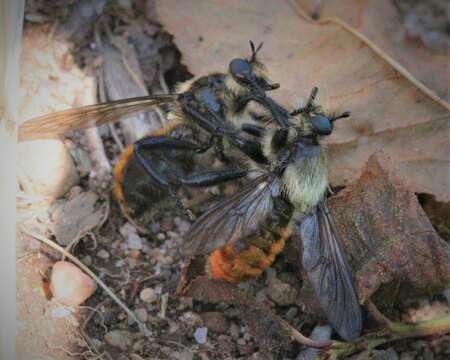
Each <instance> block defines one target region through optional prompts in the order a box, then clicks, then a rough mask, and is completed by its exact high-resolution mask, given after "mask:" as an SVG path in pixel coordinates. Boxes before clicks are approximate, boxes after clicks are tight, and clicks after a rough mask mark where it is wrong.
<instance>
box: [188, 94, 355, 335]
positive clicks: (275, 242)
mask: <svg viewBox="0 0 450 360" xmlns="http://www.w3.org/2000/svg"><path fill="white" fill-rule="evenodd" d="M316 94H317V88H314V89H313V91H312V92H311V96H310V98H309V100H308V102H307V104H306V106H305V107H303V108H300V109H297V110H294V111H292V112H291V113H290V116H289V117H288V118H286V119H285V120H286V122H288V126H287V127H282V126H278V125H276V124H269V127H268V128H267V129H264V128H261V129H260V133H259V134H256V132H255V136H257V137H259V138H260V141H261V144H262V149H263V155H264V157H265V158H266V160H267V163H262V162H260V163H257V162H255V170H257V171H260V172H261V174H260V175H258V176H257V177H256V178H254V179H253V180H251V181H250V182H249V183H248V185H247V186H245V187H244V188H243V189H242V190H241V191H239V192H237V193H236V194H234V195H232V196H230V197H229V198H226V199H225V200H224V201H222V202H220V203H218V204H217V205H215V206H213V207H212V208H210V209H209V210H207V211H206V212H205V213H204V214H202V216H201V217H200V218H199V219H198V220H197V221H196V222H195V223H194V224H193V226H192V227H191V229H190V231H189V233H188V234H187V237H186V242H185V245H184V249H185V251H186V252H187V254H192V255H197V254H205V255H206V254H211V255H210V256H209V257H208V260H207V269H206V271H207V272H208V273H209V274H210V276H212V277H213V278H215V279H219V280H223V281H227V282H238V281H241V280H243V279H245V278H250V277H254V276H258V275H259V274H260V273H261V272H262V270H263V269H264V268H265V267H267V266H269V265H270V264H271V263H272V262H273V261H274V259H275V256H276V255H277V254H278V253H279V252H280V251H281V250H282V249H283V247H284V244H285V241H286V239H287V238H288V237H289V236H290V235H292V234H299V235H300V237H301V239H302V242H303V255H302V259H301V260H302V265H303V268H304V269H305V270H306V272H307V274H308V278H309V281H310V283H311V284H312V287H313V289H314V290H315V293H316V295H317V297H318V299H319V301H320V304H321V306H322V308H323V309H324V310H325V312H326V314H327V317H328V319H329V321H330V323H331V324H332V325H333V327H334V328H335V329H336V331H337V332H338V333H339V334H340V335H341V336H342V337H343V338H344V339H354V338H356V337H358V336H359V334H360V332H361V327H362V318H361V310H360V306H359V303H358V299H357V295H356V291H355V288H354V285H353V280H352V275H351V272H350V268H349V265H348V264H347V261H346V259H345V255H344V253H343V251H342V249H341V246H340V243H339V234H338V231H337V228H336V225H335V223H334V221H333V217H332V215H331V213H330V212H329V210H328V208H327V206H326V201H325V197H326V193H327V191H328V180H327V157H326V154H325V151H324V149H323V148H322V147H321V146H320V144H319V142H318V140H319V138H320V137H322V136H327V135H330V134H331V133H332V131H333V124H334V121H336V120H337V119H340V118H344V117H348V116H349V113H343V114H342V115H339V116H327V115H325V114H324V113H323V112H322V111H321V110H320V107H318V106H316V105H314V99H315V96H316Z"/></svg>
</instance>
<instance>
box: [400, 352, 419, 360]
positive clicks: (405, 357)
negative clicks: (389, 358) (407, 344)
mask: <svg viewBox="0 0 450 360" xmlns="http://www.w3.org/2000/svg"><path fill="white" fill-rule="evenodd" d="M416 355H417V352H415V351H414V352H411V351H409V352H403V353H401V355H400V360H414V359H415V358H416Z"/></svg>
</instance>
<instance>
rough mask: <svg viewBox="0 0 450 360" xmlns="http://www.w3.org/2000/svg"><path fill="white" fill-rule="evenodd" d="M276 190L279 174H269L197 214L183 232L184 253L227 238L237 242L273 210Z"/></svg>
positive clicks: (207, 247) (214, 246) (209, 248)
mask: <svg viewBox="0 0 450 360" xmlns="http://www.w3.org/2000/svg"><path fill="white" fill-rule="evenodd" d="M279 193H280V184H279V181H278V177H276V176H274V175H272V174H264V175H261V176H260V177H258V178H256V179H255V180H253V181H251V182H250V183H249V184H247V185H246V186H245V188H244V189H243V190H241V191H239V192H237V193H236V194H233V195H232V196H230V197H229V198H227V199H225V200H223V201H221V202H220V203H218V204H217V205H215V206H213V207H212V208H210V209H209V210H207V211H206V212H205V213H204V214H203V215H202V216H201V217H200V218H198V220H197V221H196V222H195V223H194V224H193V225H192V227H191V229H190V230H189V233H188V234H187V236H186V243H185V245H184V249H185V251H186V253H187V254H191V255H192V254H195V255H199V254H208V253H211V252H212V251H213V250H215V249H217V248H220V247H222V246H224V245H225V244H227V243H230V242H231V243H235V244H236V245H240V244H239V240H240V239H243V238H245V237H246V236H248V235H251V234H253V233H254V232H255V231H256V230H257V229H258V227H259V226H260V224H261V222H263V221H264V220H265V217H266V216H267V215H270V214H271V213H272V210H273V205H274V204H273V198H274V197H276V196H277V195H279ZM242 245H243V246H245V244H242Z"/></svg>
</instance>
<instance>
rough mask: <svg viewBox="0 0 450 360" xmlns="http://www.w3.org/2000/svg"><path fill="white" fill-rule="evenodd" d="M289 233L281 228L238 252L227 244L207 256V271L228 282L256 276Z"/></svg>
mask: <svg viewBox="0 0 450 360" xmlns="http://www.w3.org/2000/svg"><path fill="white" fill-rule="evenodd" d="M289 235H290V234H289V231H288V229H287V228H284V229H281V231H280V232H279V233H277V234H276V236H274V234H271V236H268V238H266V239H262V238H260V239H259V243H258V244H257V245H249V246H248V247H247V249H246V250H244V251H241V252H239V253H236V251H235V250H234V249H233V245H232V244H227V245H225V246H224V247H223V248H220V249H218V250H215V251H214V252H213V253H212V254H211V255H210V256H209V258H208V261H207V272H208V274H209V275H210V276H211V277H212V278H213V279H216V280H222V281H225V282H230V283H236V282H240V281H243V280H247V279H250V278H255V277H258V276H259V275H260V274H261V273H262V271H263V270H264V269H265V268H266V267H268V266H270V265H271V264H272V263H273V262H274V260H275V257H276V256H277V255H278V254H279V253H280V252H281V251H282V250H283V248H284V245H285V243H286V239H287V238H288V237H289Z"/></svg>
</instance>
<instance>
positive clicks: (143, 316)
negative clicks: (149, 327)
mask: <svg viewBox="0 0 450 360" xmlns="http://www.w3.org/2000/svg"><path fill="white" fill-rule="evenodd" d="M134 313H135V314H136V317H137V318H138V319H139V320H140V321H142V322H146V321H147V320H148V312H147V309H145V308H139V309H136V310H134Z"/></svg>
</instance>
